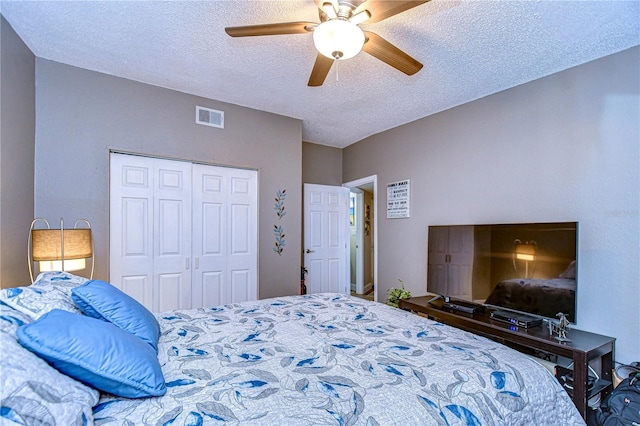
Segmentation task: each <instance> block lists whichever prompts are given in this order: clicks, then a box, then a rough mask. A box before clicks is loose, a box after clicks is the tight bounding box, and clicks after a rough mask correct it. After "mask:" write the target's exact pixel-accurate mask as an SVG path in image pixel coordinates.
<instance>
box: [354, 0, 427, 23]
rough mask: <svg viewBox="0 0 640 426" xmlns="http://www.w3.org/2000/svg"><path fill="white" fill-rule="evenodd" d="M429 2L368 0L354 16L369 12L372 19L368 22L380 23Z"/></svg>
mask: <svg viewBox="0 0 640 426" xmlns="http://www.w3.org/2000/svg"><path fill="white" fill-rule="evenodd" d="M428 1H429V0H414V1H399V0H396V1H394V0H367V1H365V2H364V3H362V4H361V5H360V6H358V7H357V8H356V10H355V11H354V12H353V14H354V15H355V14H357V13H360V12H362V11H364V10H367V11H369V14H370V15H371V17H370V18H369V20H368V21H367V23H370V22H380V21H382V20H383V19H387V18H389V17H390V16H393V15H397V14H398V13H402V12H404V11H406V10H409V9H413V8H414V7H416V6H420V5H421V4H424V3H426V2H428Z"/></svg>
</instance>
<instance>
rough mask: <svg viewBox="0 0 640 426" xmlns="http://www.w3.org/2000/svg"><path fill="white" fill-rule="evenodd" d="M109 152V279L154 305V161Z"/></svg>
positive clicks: (139, 299)
mask: <svg viewBox="0 0 640 426" xmlns="http://www.w3.org/2000/svg"><path fill="white" fill-rule="evenodd" d="M148 160H149V159H147V158H144V157H135V156H131V155H120V154H112V155H111V175H110V189H111V199H110V222H111V223H110V227H109V230H110V231H109V233H110V249H109V258H110V280H111V283H112V284H113V285H115V286H116V287H118V288H120V289H121V290H122V291H124V292H125V293H127V294H129V295H131V296H132V297H134V298H135V299H136V300H138V301H139V302H140V303H142V304H143V305H144V306H146V307H148V308H152V307H153V280H154V278H153V186H154V185H153V176H154V172H153V164H152V163H151V162H150V161H148Z"/></svg>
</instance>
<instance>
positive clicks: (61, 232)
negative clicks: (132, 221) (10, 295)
mask: <svg viewBox="0 0 640 426" xmlns="http://www.w3.org/2000/svg"><path fill="white" fill-rule="evenodd" d="M39 222H42V223H43V224H44V225H46V229H35V226H36V224H37V223H39ZM81 222H84V223H85V224H86V226H87V228H78V224H79V223H81ZM27 249H28V253H27V262H28V264H29V275H30V276H31V282H33V262H38V263H39V266H40V271H79V270H81V269H85V267H86V259H87V258H89V257H90V258H91V278H93V270H94V267H95V257H94V256H93V239H92V237H91V224H90V223H89V221H88V220H86V219H78V220H77V221H76V223H75V225H74V227H73V229H64V220H63V219H62V218H60V229H51V227H50V226H49V222H47V220H46V219H43V218H41V217H39V218H36V219H33V221H32V222H31V228H30V229H29V240H28V242H27Z"/></svg>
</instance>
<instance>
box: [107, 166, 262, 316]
mask: <svg viewBox="0 0 640 426" xmlns="http://www.w3.org/2000/svg"><path fill="white" fill-rule="evenodd" d="M257 181H258V173H257V172H256V171H253V170H241V169H233V168H226V167H215V166H206V165H200V164H192V163H188V162H182V161H172V160H163V159H157V158H149V157H141V156H135V155H126V154H111V180H110V197H111V199H110V205H111V207H110V209H111V212H110V214H111V216H110V241H111V244H110V280H111V282H112V283H113V284H114V285H115V286H117V287H118V288H120V289H122V290H123V291H124V292H126V293H127V294H129V295H131V296H132V297H134V298H135V299H136V300H138V301H139V302H140V303H142V304H143V305H144V306H146V307H147V308H148V309H150V310H151V311H153V312H162V311H167V310H173V309H189V308H192V307H204V306H216V305H220V304H224V303H230V302H240V301H244V300H255V299H257V297H258V188H257V187H258V184H257Z"/></svg>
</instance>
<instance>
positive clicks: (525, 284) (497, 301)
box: [484, 278, 576, 322]
mask: <svg viewBox="0 0 640 426" xmlns="http://www.w3.org/2000/svg"><path fill="white" fill-rule="evenodd" d="M575 300H576V280H575V279H572V278H548V279H538V278H514V279H509V280H504V281H500V282H499V283H498V284H497V285H496V287H495V288H494V289H493V291H492V292H491V294H489V297H487V300H485V302H484V303H485V304H488V305H494V306H500V307H503V308H509V309H515V310H517V311H524V312H530V313H533V314H537V315H542V316H545V317H551V318H553V317H555V316H556V314H557V313H559V312H562V313H564V314H565V315H566V316H567V317H568V318H569V320H570V321H572V322H575V318H576V317H575Z"/></svg>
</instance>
